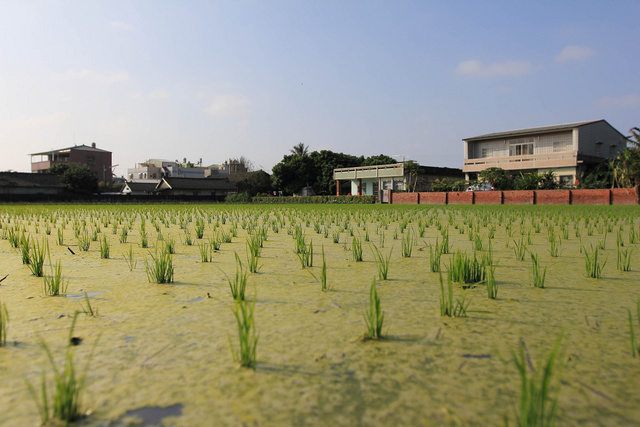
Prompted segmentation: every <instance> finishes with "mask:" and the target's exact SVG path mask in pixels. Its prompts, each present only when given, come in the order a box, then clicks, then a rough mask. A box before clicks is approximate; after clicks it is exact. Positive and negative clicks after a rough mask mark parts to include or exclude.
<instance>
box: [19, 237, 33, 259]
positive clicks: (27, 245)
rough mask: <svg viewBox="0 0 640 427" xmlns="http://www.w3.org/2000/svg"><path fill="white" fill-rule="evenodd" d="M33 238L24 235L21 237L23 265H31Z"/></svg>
mask: <svg viewBox="0 0 640 427" xmlns="http://www.w3.org/2000/svg"><path fill="white" fill-rule="evenodd" d="M30 252H31V237H30V236H29V237H27V236H25V235H24V233H22V237H20V254H21V256H22V264H24V265H29V264H31V253H30Z"/></svg>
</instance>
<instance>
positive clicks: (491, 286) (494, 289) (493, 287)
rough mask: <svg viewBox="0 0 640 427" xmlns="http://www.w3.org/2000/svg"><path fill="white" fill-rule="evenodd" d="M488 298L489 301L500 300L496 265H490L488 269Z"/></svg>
mask: <svg viewBox="0 0 640 427" xmlns="http://www.w3.org/2000/svg"><path fill="white" fill-rule="evenodd" d="M486 271H487V280H486V281H487V296H488V297H489V299H496V298H498V283H497V282H496V277H495V273H496V265H493V264H491V265H489V266H488V268H487V270H486Z"/></svg>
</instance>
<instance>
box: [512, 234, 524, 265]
mask: <svg viewBox="0 0 640 427" xmlns="http://www.w3.org/2000/svg"><path fill="white" fill-rule="evenodd" d="M513 244H514V245H515V246H514V247H513V252H514V253H515V255H516V259H517V260H519V261H523V260H524V256H525V254H526V253H527V244H526V243H525V241H524V237H522V236H521V237H520V240H515V239H514V240H513Z"/></svg>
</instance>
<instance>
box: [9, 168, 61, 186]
mask: <svg viewBox="0 0 640 427" xmlns="http://www.w3.org/2000/svg"><path fill="white" fill-rule="evenodd" d="M0 187H22V188H26V187H48V188H67V186H66V185H64V184H63V183H61V182H60V177H59V176H58V175H52V174H48V173H27V172H0Z"/></svg>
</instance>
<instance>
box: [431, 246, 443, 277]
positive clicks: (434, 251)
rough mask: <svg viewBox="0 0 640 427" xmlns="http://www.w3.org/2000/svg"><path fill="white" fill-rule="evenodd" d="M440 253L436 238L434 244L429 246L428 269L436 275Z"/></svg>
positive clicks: (438, 268)
mask: <svg viewBox="0 0 640 427" xmlns="http://www.w3.org/2000/svg"><path fill="white" fill-rule="evenodd" d="M441 257H442V253H441V252H440V244H439V243H438V239H437V238H436V244H435V246H434V245H430V246H429V268H430V269H431V272H433V273H437V272H439V271H440V258H441Z"/></svg>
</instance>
